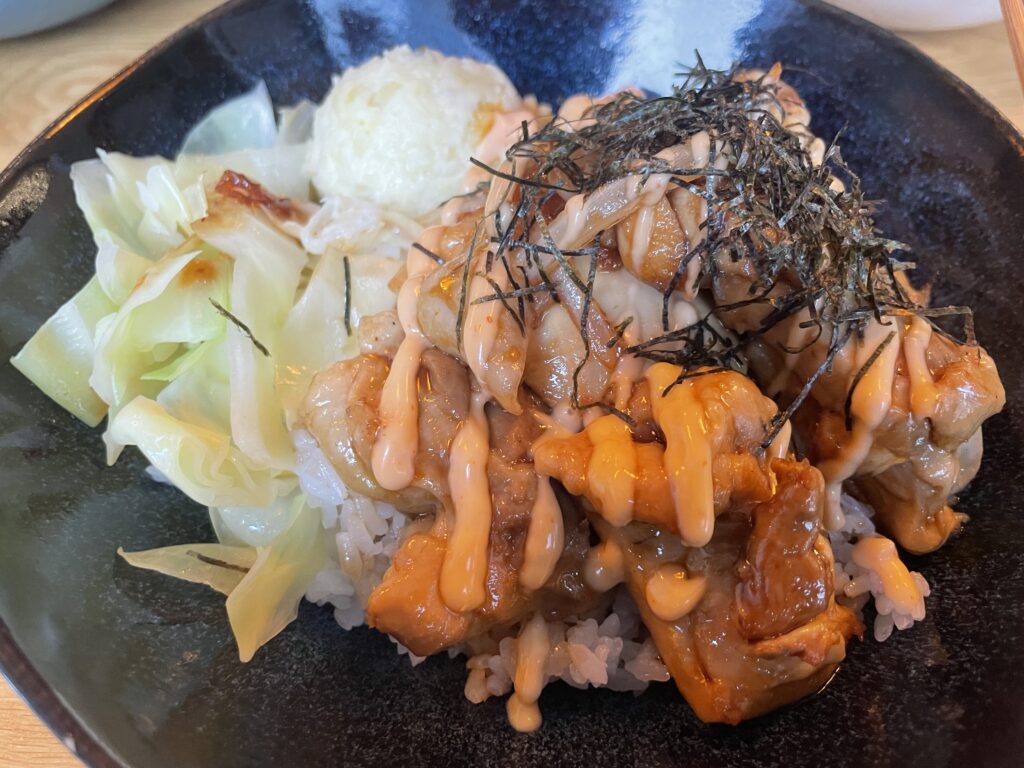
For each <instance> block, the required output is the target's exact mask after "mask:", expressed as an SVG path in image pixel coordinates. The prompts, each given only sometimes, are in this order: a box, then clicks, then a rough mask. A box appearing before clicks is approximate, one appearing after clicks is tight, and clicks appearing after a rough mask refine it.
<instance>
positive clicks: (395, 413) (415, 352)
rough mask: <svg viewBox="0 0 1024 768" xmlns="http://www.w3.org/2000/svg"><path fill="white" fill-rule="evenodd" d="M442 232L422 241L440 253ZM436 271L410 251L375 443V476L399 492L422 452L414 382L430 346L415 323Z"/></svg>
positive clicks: (436, 231)
mask: <svg viewBox="0 0 1024 768" xmlns="http://www.w3.org/2000/svg"><path fill="white" fill-rule="evenodd" d="M442 232H443V228H441V227H430V228H429V229H426V230H424V232H423V235H422V236H421V238H420V242H421V243H422V244H423V246H424V247H425V248H427V250H431V251H433V250H436V249H437V245H438V243H439V241H440V238H441V233H442ZM436 267H437V264H435V263H434V262H433V261H432V260H431V259H430V258H429V257H428V256H426V255H425V254H423V253H421V252H420V251H419V250H417V249H416V248H410V249H409V253H408V255H407V257H406V272H407V278H406V281H405V282H404V283H403V284H402V287H401V289H399V291H398V321H399V323H400V324H401V326H402V330H403V331H405V337H404V338H403V339H402V343H401V344H400V345H399V347H398V351H397V352H396V353H395V359H394V361H392V363H391V370H390V371H388V377H387V379H386V380H385V381H384V387H383V388H382V390H381V397H380V420H381V426H380V431H379V432H378V433H377V440H376V441H375V442H374V445H373V453H372V455H371V466H372V468H373V475H374V477H375V478H376V479H377V482H378V483H380V485H381V486H382V487H383V488H386V489H387V490H389V491H400V490H402V489H403V488H405V487H407V486H408V485H409V484H410V483H411V482H412V480H413V476H414V475H415V466H416V451H417V449H418V448H419V401H418V399H417V392H416V379H417V376H418V375H419V370H420V356H421V355H422V354H423V352H424V351H425V350H426V349H427V348H428V347H429V346H430V342H428V341H427V339H426V337H425V336H424V335H423V332H422V331H421V330H420V327H419V322H418V321H417V319H416V305H417V303H418V302H419V295H420V286H421V285H422V284H423V278H424V277H425V276H426V275H428V274H430V272H431V271H433V270H434V269H435V268H436Z"/></svg>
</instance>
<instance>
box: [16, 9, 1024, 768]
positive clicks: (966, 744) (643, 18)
mask: <svg viewBox="0 0 1024 768" xmlns="http://www.w3.org/2000/svg"><path fill="white" fill-rule="evenodd" d="M400 42H408V43H410V44H412V45H414V46H415V45H429V46H433V47H436V48H439V49H441V50H443V51H446V52H449V53H460V54H473V55H477V56H482V57H486V58H493V59H494V60H495V61H496V62H497V63H498V64H499V65H501V66H502V67H503V68H504V69H505V70H506V71H507V72H508V73H509V74H510V76H511V77H512V78H513V80H514V81H515V82H516V84H517V85H518V86H520V88H522V89H523V90H524V91H529V92H535V93H537V94H538V95H539V96H541V97H542V98H545V99H552V100H557V99H558V98H560V97H561V96H564V95H566V94H568V93H571V92H573V91H578V90H589V91H598V92H599V91H603V90H606V89H607V88H609V87H612V86H613V85H616V84H619V83H622V82H625V81H630V80H631V81H635V82H637V83H639V84H640V85H643V86H645V87H649V88H657V87H659V86H660V84H662V83H663V82H664V73H665V72H670V71H672V70H673V69H674V67H675V64H676V62H679V61H685V60H687V59H689V58H690V52H691V51H692V49H693V48H694V47H695V46H697V45H699V46H700V47H701V49H702V50H703V51H705V52H708V53H709V56H710V57H711V58H712V61H713V63H717V64H722V63H727V62H728V60H729V59H730V58H731V57H733V56H736V57H737V58H739V59H741V60H742V61H744V62H745V63H748V64H751V65H761V66H765V65H770V64H771V63H772V62H773V61H775V60H781V61H783V62H784V63H785V64H787V65H788V66H789V67H790V75H789V79H791V80H792V81H793V82H794V84H796V85H797V86H798V87H799V88H800V89H801V91H802V92H803V94H804V95H805V96H806V98H807V101H808V102H809V104H810V106H811V108H812V110H813V111H814V113H815V118H816V120H815V126H816V128H817V130H818V132H819V133H820V134H822V135H825V136H830V135H832V134H834V133H835V132H836V131H837V130H838V129H839V128H841V127H842V126H847V129H846V133H845V151H844V154H845V155H846V157H847V159H848V161H849V162H850V165H851V166H853V167H854V168H856V169H859V170H860V171H861V172H862V175H863V180H864V185H865V187H866V189H867V191H868V193H869V194H870V195H872V196H874V197H877V198H885V199H886V200H887V201H888V205H887V207H886V209H885V213H884V214H883V215H882V216H881V217H880V220H881V223H882V225H883V227H884V228H885V229H886V231H887V232H888V233H890V234H891V235H893V236H895V237H897V238H899V239H901V240H904V241H906V242H909V243H910V244H911V245H913V246H914V247H915V249H916V250H917V252H918V260H919V262H920V264H921V266H922V268H923V270H924V272H925V273H926V274H927V276H928V277H929V279H930V280H931V281H932V282H933V284H934V287H935V296H936V300H938V301H953V302H956V303H969V304H972V305H973V306H974V307H975V308H976V309H977V328H978V335H979V337H980V338H981V339H982V341H983V342H984V343H985V344H986V345H987V347H988V349H989V350H990V352H991V353H992V354H993V356H994V357H995V359H996V360H997V361H998V363H999V365H1000V368H1001V370H1002V374H1003V378H1004V381H1005V383H1006V388H1007V398H1008V401H1009V405H1008V406H1007V408H1006V410H1005V411H1004V412H1003V413H1002V414H1001V415H999V416H998V417H996V418H994V419H992V420H991V422H990V423H989V425H988V426H987V427H986V431H985V438H986V444H987V446H986V448H987V449H986V461H985V464H984V466H983V468H982V471H981V474H980V475H979V477H978V478H977V480H976V481H975V482H974V484H973V486H972V487H971V488H970V489H969V490H968V491H967V492H966V493H965V494H964V495H963V498H962V500H961V503H960V508H961V509H963V510H964V511H966V512H967V513H969V514H970V515H971V517H972V521H971V523H970V524H969V525H968V526H967V529H966V531H965V533H964V534H963V535H962V536H959V537H958V538H956V539H955V540H953V541H952V542H950V544H949V545H948V546H947V547H946V548H944V549H943V550H942V551H941V552H939V553H938V554H936V555H933V556H931V557H927V558H914V559H912V561H911V566H912V567H914V568H917V569H920V570H922V571H923V572H925V574H926V575H927V577H928V579H929V580H930V581H931V583H932V585H933V595H932V597H931V598H929V600H928V618H927V619H926V620H925V621H924V622H923V623H921V624H920V625H918V626H916V627H914V629H913V630H912V631H909V632H904V633H898V634H897V636H895V637H894V638H892V639H891V640H890V641H889V642H887V643H886V644H885V645H884V646H880V645H878V644H876V643H874V642H871V641H867V642H864V643H857V642H854V643H853V644H852V647H851V652H850V655H849V659H848V661H847V662H846V663H845V664H844V665H843V668H842V669H841V670H840V672H839V674H838V675H837V676H836V678H835V679H834V681H833V682H832V684H831V685H830V686H829V687H828V688H827V689H826V690H825V691H824V692H823V693H821V694H820V695H818V696H817V697H815V698H813V699H811V700H809V701H806V702H804V703H802V704H800V705H798V706H794V707H790V708H788V709H786V710H784V711H782V712H777V713H774V714H772V715H769V716H767V717H763V718H761V719H759V720H756V721H753V722H750V723H746V724H744V725H742V726H740V727H736V728H729V727H723V726H708V725H703V724H701V723H700V722H698V721H697V720H696V718H695V717H694V716H693V715H692V714H691V713H690V711H689V709H688V708H687V706H686V705H685V703H684V702H683V701H682V700H681V698H680V697H679V696H678V695H677V694H676V692H675V690H674V689H673V687H672V686H670V685H659V686H655V687H654V688H652V689H651V690H650V691H649V692H648V693H647V694H645V695H643V696H641V697H638V698H634V697H633V696H631V695H624V694H614V693H609V692H605V691H599V692H580V691H575V690H572V689H570V688H568V687H566V686H564V685H561V684H559V685H556V686H553V687H552V688H549V689H548V691H547V692H545V694H544V697H543V699H542V707H543V711H544V716H545V723H544V727H543V728H542V729H541V730H540V731H539V732H537V733H534V734H531V735H525V736H524V735H519V734H516V733H514V732H513V731H511V730H510V729H509V727H508V726H507V724H506V722H505V717H504V708H503V704H502V702H500V701H494V700H492V701H489V702H487V703H486V704H484V705H481V706H473V705H471V704H469V703H468V702H467V701H465V700H464V699H463V697H462V685H463V680H464V670H463V668H462V665H461V663H459V662H456V661H450V660H448V659H447V658H437V659H431V660H429V661H427V662H426V663H425V664H423V665H421V666H419V667H417V668H415V669H410V668H409V665H408V662H407V660H405V659H404V658H400V657H398V656H397V655H396V653H395V650H394V646H393V645H392V644H391V643H390V642H388V641H387V639H385V638H383V637H381V636H379V635H376V634H374V633H373V632H370V631H368V630H358V631H354V632H342V631H340V630H339V629H338V628H337V627H336V626H335V625H334V624H333V621H332V618H331V615H330V612H329V611H328V610H326V609H319V608H316V607H314V606H309V605H306V606H304V607H303V609H302V611H301V615H300V619H299V621H298V622H296V623H295V624H293V625H292V626H291V627H290V628H289V629H288V630H287V631H286V632H285V633H284V634H282V635H281V636H280V637H279V638H278V639H277V640H275V641H274V642H273V643H271V644H270V645H269V646H268V647H266V648H265V649H263V650H262V651H261V652H260V653H259V655H258V656H257V658H256V660H255V661H253V662H252V663H251V664H248V665H242V664H240V663H239V662H238V657H237V653H236V650H235V647H234V645H233V643H232V641H231V637H230V633H229V630H228V626H227V621H226V618H225V615H224V611H223V607H222V602H221V599H220V598H219V597H218V596H216V595H214V594H212V593H209V592H207V591H206V590H205V589H203V588H201V587H196V586H194V585H188V584H183V583H178V582H174V581H172V580H169V579H166V578H163V577H160V576H157V575H154V574H150V573H145V572H142V571H137V570H133V569H131V568H129V567H128V566H127V565H125V564H124V563H123V562H120V561H119V560H118V559H117V558H116V556H115V549H116V547H117V546H118V545H124V546H125V547H126V548H128V549H141V548H146V547H153V546H160V545H165V544H171V543H180V542H185V541H195V540H198V539H205V538H210V537H211V536H212V532H211V530H210V528H209V525H208V523H207V521H206V515H205V512H204V510H202V509H199V508H197V507H195V506H194V505H192V504H190V503H188V502H187V501H186V500H185V499H184V498H183V497H182V496H180V495H179V494H177V493H175V492H173V491H172V490H170V489H168V488H165V487H160V486H157V485H155V484H153V483H151V482H148V481H147V480H146V479H145V477H144V476H143V474H142V471H141V470H142V467H143V462H142V461H141V459H139V458H138V456H137V455H134V454H133V455H129V456H127V457H126V458H125V459H124V460H122V462H121V463H119V464H118V465H117V466H116V467H114V468H110V469H108V468H106V467H105V466H104V465H103V451H102V448H101V443H100V437H99V433H98V432H96V431H91V430H88V429H86V428H85V427H83V426H82V425H81V424H78V423H77V422H75V421H74V419H73V418H71V417H70V416H68V415H67V414H65V413H63V412H62V411H60V409H59V408H58V407H57V406H55V405H54V404H52V403H50V402H49V401H48V400H47V399H46V398H45V397H44V396H43V395H42V394H40V393H39V392H37V391H36V390H35V389H33V388H32V386H31V385H30V384H29V383H28V382H27V381H25V380H24V379H22V378H21V377H20V376H19V374H18V373H17V372H16V371H15V370H14V369H13V368H11V367H10V366H8V365H6V364H4V365H0V489H2V493H0V665H2V666H3V667H4V669H5V670H6V673H7V675H8V677H9V678H10V679H11V680H12V681H13V682H14V684H15V685H17V686H18V687H19V688H20V689H21V690H22V692H23V693H24V694H25V696H26V697H27V698H28V699H29V701H30V702H31V703H33V705H34V706H35V707H36V708H37V710H38V711H39V712H40V714H41V715H42V716H43V718H44V719H45V720H47V722H49V723H50V725H51V726H52V727H53V728H54V729H55V730H56V731H57V732H58V734H59V735H61V736H62V737H66V738H68V739H70V740H72V741H73V743H74V744H75V746H76V747H77V750H78V752H79V754H81V755H82V756H83V757H84V758H85V759H86V761H87V762H88V763H90V764H92V765H95V766H108V765H116V764H118V763H124V764H127V765H130V766H140V767H141V766H145V767H146V768H184V767H186V766H220V767H221V768H231V767H233V766H256V765H284V766H293V765H295V766H326V765H341V764H346V765H366V766H377V767H379V766H390V765H439V766H445V768H454V767H455V766H461V765H467V766H469V765H472V766H480V765H499V764H500V765H579V766H586V768H597V767H598V766H626V765H646V766H662V765H666V766H668V765H685V766H688V768H699V766H716V767H717V766H723V765H728V766H747V765H750V766H753V765H782V764H785V765H812V764H813V765H829V766H852V765H899V766H902V767H903V768H910V767H911V766H921V767H922V768H923V767H925V766H927V767H929V768H931V767H932V766H954V765H961V764H970V765H1003V766H1011V765H1019V764H1020V762H1021V757H1022V755H1024V695H1022V694H1021V691H1022V690H1024V650H1022V649H1024V499H1022V494H1021V493H1020V491H1019V476H1020V468H1021V467H1022V466H1024V461H1022V437H1024V414H1022V411H1021V403H1022V402H1024V398H1022V394H1024V393H1022V389H1024V386H1022V385H1024V378H1022V374H1024V357H1022V352H1021V347H1020V343H1019V340H1020V339H1021V338H1022V336H1024V322H1022V319H1021V313H1020V311H1019V310H1020V295H1021V289H1022V288H1024V266H1022V265H1021V261H1020V257H1019V253H1020V248H1021V242H1022V237H1024V147H1022V140H1021V138H1020V136H1019V135H1018V134H1016V133H1015V132H1014V131H1013V130H1012V129H1011V128H1010V127H1009V126H1008V125H1007V123H1006V122H1005V121H1003V120H1002V119H1001V118H1000V117H999V116H998V115H997V114H996V113H995V112H994V111H993V110H992V109H991V108H990V107H989V106H988V105H987V104H985V103H984V102H983V101H981V100H980V99H979V98H978V97H977V96H976V95H974V94H973V93H972V92H970V91H968V90H967V89H966V88H965V87H964V86H963V85H962V84H961V83H959V82H958V81H956V80H955V79H954V78H952V77H951V76H949V75H948V74H946V73H944V72H942V71H941V70H939V69H938V68H937V67H935V66H934V65H933V64H931V63H930V62H928V61H927V60H925V59H924V58H923V57H921V56H920V55H919V54H917V53H915V52H914V51H912V50H911V49H909V48H908V47H907V46H905V45H903V44H902V43H900V42H899V41H897V40H896V39H895V38H893V37H891V36H889V35H886V34H885V33H882V32H880V31H879V30H877V29H875V28H873V27H870V26H869V25H866V24H864V23H862V22H858V21H856V20H854V19H853V18H852V17H849V16H847V15H845V14H842V13H841V12H838V11H835V10H831V9H828V8H826V7H824V6H821V5H819V4H817V3H811V2H801V1H799V0H767V1H766V2H763V3H753V4H744V3H738V2H726V1H724V0H723V2H720V3H718V4H713V3H712V4H708V3H700V2H691V0H642V1H640V2H629V3H619V2H614V1H613V0H586V1H585V2H584V1H583V0H571V1H563V2H557V3H551V2H529V1H527V0H486V1H484V2H469V1H468V0H467V1H465V2H463V1H462V0H428V1H427V2H422V3H420V2H415V1H414V0H405V2H394V3H391V2H386V0H380V1H379V2H373V1H372V0H336V1H329V0H308V2H303V1H302V0H243V1H242V2H236V3H232V4H230V5H229V6H228V7H227V8H225V9H223V10H221V11H218V12H217V13H215V14H213V15H212V16H210V17H208V18H206V19H204V20H201V21H200V22H199V23H197V24H195V25H193V26H192V27H190V28H188V29H187V30H185V31H184V32H183V33H182V34H180V35H179V36H178V37H176V38H175V39H174V40H172V41H171V42H170V43H169V44H168V45H165V46H164V47H163V48H161V49H160V50H158V51H157V52H155V53H154V54H152V55H150V56H149V57H147V58H146V59H145V60H144V61H143V62H142V63H140V64H139V65H138V66H137V68H135V69H134V70H133V71H131V72H129V73H128V74H127V75H126V76H124V77H123V79H121V80H120V82H118V83H117V84H116V85H114V86H113V87H111V88H109V89H107V90H104V91H103V92H102V93H101V95H98V96H97V97H96V98H95V99H94V100H92V101H91V102H89V103H87V104H86V105H84V106H83V107H82V108H81V109H80V110H78V111H77V112H76V113H75V114H74V116H73V117H72V119H70V120H68V121H67V122H66V124H63V125H62V126H61V127H60V129H59V130H57V131H56V132H55V133H53V135H52V136H51V137H49V138H45V139H40V140H38V141H37V142H35V143H34V144H33V145H32V146H31V147H30V148H29V149H28V150H27V151H26V152H25V153H24V154H23V155H22V156H21V157H20V158H19V159H18V160H17V161H16V163H15V164H14V165H13V166H12V167H11V168H9V169H8V170H7V171H6V172H5V174H4V175H3V176H2V177H0V359H3V360H6V358H7V357H9V356H10V355H11V354H12V353H13V352H14V351H16V350H17V349H18V347H19V346H20V345H21V344H22V343H23V342H24V341H25V340H26V339H27V338H28V337H29V335H30V334H31V333H32V331H33V330H34V329H35V328H36V327H37V326H38V325H39V324H40V323H41V322H42V321H43V319H44V318H45V317H47V316H48V315H49V314H50V313H51V312H52V311H53V310H54V309H56V307H57V306H59V305H60V304H61V303H62V302H63V301H64V300H65V299H67V298H68V297H69V296H71V294H72V293H73V292H74V291H75V290H76V289H77V288H78V287H79V286H80V285H81V284H82V283H84V281H85V280H86V278H87V276H88V274H89V273H90V272H91V269H92V267H91V261H92V252H93V248H92V244H91V240H90V237H89V233H88V230H87V228H86V226H85V222H84V221H83V219H82V217H81V215H80V214H79V213H78V212H77V210H76V209H75V206H74V200H73V197H72V193H71V185H70V181H69V179H68V168H69V164H70V163H71V162H73V161H75V160H79V159H82V158H85V157H88V156H90V155H91V154H92V152H93V148H94V147H96V146H100V147H105V148H108V149H116V150H120V151H124V152H130V153H134V154H145V153H153V152H160V153H164V154H173V152H174V151H175V149H176V147H177V145H178V142H179V141H180V140H181V138H182V137H183V136H184V134H185V132H186V131H187V129H188V127H189V126H190V125H192V123H193V122H194V121H195V120H196V119H197V118H198V117H199V116H200V115H201V114H202V113H203V112H205V111H206V110H207V109H209V108H210V107H211V106H213V105H215V104H217V103H218V102H220V101H221V100H223V99H224V98H226V97H228V96H231V95H234V94H236V93H239V92H241V91H242V90H244V89H245V88H247V87H248V86H250V85H251V84H252V83H253V81H254V80H256V79H257V78H263V79H264V80H266V82H267V84H268V86H269V88H270V92H271V93H272V95H273V96H274V98H275V100H276V102H277V103H279V104H288V103H291V102H294V101H295V100H296V99H298V98H300V97H303V96H305V97H310V98H314V99H315V98H318V97H320V96H322V95H323V93H324V92H325V90H326V88H327V86H328V84H329V80H330V74H331V72H333V71H336V70H338V69H340V68H343V67H346V66H349V65H351V64H353V63H357V62H359V61H361V60H363V59H365V58H367V57H368V56H370V55H372V54H374V53H376V52H378V51H380V50H381V49H383V48H386V47H388V46H391V45H394V44H397V43H400ZM659 78H661V79H659Z"/></svg>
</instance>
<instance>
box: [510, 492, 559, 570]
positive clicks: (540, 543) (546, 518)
mask: <svg viewBox="0 0 1024 768" xmlns="http://www.w3.org/2000/svg"><path fill="white" fill-rule="evenodd" d="M564 545H565V530H564V526H563V523H562V509H561V507H559V506H558V499H557V498H555V492H554V490H552V488H551V480H550V479H548V478H547V477H544V476H543V475H540V476H538V477H537V496H536V498H535V499H534V502H533V507H532V509H531V510H530V527H529V528H528V529H527V532H526V546H525V547H524V551H523V566H522V568H520V570H519V583H520V584H522V585H523V586H524V587H525V588H526V589H540V588H541V587H542V586H544V583H545V582H546V581H547V580H548V579H549V578H551V574H552V573H554V572H555V565H557V563H558V558H560V557H561V556H562V548H563V546H564Z"/></svg>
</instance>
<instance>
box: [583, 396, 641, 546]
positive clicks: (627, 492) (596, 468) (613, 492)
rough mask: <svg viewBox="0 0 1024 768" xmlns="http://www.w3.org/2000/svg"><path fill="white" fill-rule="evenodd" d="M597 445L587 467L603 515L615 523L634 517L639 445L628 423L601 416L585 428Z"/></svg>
mask: <svg viewBox="0 0 1024 768" xmlns="http://www.w3.org/2000/svg"><path fill="white" fill-rule="evenodd" d="M586 431H587V435H588V436H589V437H590V440H591V442H592V443H593V445H594V450H593V453H591V455H590V464H589V466H588V467H587V476H588V477H589V478H590V486H591V490H592V492H593V494H594V496H596V498H597V499H598V501H599V502H600V504H599V505H598V508H599V509H600V511H601V515H602V516H603V517H604V518H605V520H607V521H608V522H609V523H611V524H612V525H615V526H620V527H621V526H623V525H625V524H626V523H628V522H630V521H631V520H632V519H633V500H634V497H635V490H636V477H637V471H636V446H635V445H634V443H633V435H632V433H631V432H630V429H629V425H628V424H626V422H624V421H623V420H622V419H620V418H619V417H617V416H612V415H610V414H609V415H607V416H602V417H600V418H599V419H597V420H596V421H594V422H592V423H591V424H590V425H589V426H587V428H586Z"/></svg>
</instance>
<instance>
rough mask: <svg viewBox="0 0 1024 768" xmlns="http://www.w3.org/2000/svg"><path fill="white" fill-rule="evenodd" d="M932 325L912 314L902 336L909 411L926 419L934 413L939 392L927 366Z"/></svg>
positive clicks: (915, 416)
mask: <svg viewBox="0 0 1024 768" xmlns="http://www.w3.org/2000/svg"><path fill="white" fill-rule="evenodd" d="M931 338H932V326H931V323H929V322H928V320H927V319H926V318H923V317H920V316H916V315H915V316H914V317H913V318H912V319H911V321H910V328H909V330H907V333H906V336H904V338H903V355H904V357H905V358H906V360H907V373H908V375H909V377H910V412H911V413H912V414H913V416H914V418H915V419H927V418H930V417H931V416H933V415H934V414H935V407H936V405H937V404H938V398H939V393H938V390H937V389H936V388H935V379H933V378H932V372H931V370H929V368H928V354H927V352H928V342H930V341H931Z"/></svg>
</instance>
